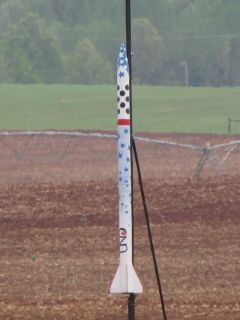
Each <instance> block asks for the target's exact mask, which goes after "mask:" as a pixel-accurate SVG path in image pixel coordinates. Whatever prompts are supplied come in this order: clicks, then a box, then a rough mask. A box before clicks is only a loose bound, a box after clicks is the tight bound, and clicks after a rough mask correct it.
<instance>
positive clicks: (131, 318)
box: [126, 0, 136, 320]
mask: <svg viewBox="0 0 240 320" xmlns="http://www.w3.org/2000/svg"><path fill="white" fill-rule="evenodd" d="M126 49H127V58H128V65H129V93H130V95H129V98H130V146H131V148H130V150H131V186H132V199H131V206H132V262H133V264H134V212H133V156H132V155H133V152H132V136H133V127H132V123H133V121H132V115H133V112H132V27H131V0H126ZM135 299H136V296H135V294H133V293H131V294H129V297H128V320H135Z"/></svg>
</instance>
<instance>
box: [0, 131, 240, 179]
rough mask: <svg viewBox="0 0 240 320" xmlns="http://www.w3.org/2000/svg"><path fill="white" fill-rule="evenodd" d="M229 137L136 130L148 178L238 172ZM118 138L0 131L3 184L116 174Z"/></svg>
mask: <svg viewBox="0 0 240 320" xmlns="http://www.w3.org/2000/svg"><path fill="white" fill-rule="evenodd" d="M227 138H228V141H227ZM206 139H207V142H206ZM229 139H230V136H225V137H219V136H217V139H216V137H215V136H214V135H212V136H207V137H205V136H201V135H188V136H186V135H185V136H184V135H181V134H179V135H177V134H175V135H171V134H169V135H166V134H165V135H164V137H163V138H162V136H161V135H159V138H157V137H156V135H155V136H154V137H153V136H151V135H147V134H146V135H145V136H142V135H136V136H135V141H136V144H137V148H138V153H139V158H140V162H141V166H142V170H143V177H146V178H162V177H193V176H202V175H236V174H238V173H239V168H240V166H239V164H240V158H239V155H240V140H232V141H229ZM116 140H117V135H116V134H112V133H102V132H80V131H1V132H0V146H1V153H0V179H1V180H0V181H1V184H14V183H38V182H43V183H44V182H54V183H62V182H77V181H84V180H88V181H89V180H106V179H115V177H116V175H117V172H116V170H117V164H116V163H117V149H116V148H117V144H116ZM222 140H225V141H222Z"/></svg>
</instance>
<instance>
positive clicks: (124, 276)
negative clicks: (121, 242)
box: [110, 263, 143, 294]
mask: <svg viewBox="0 0 240 320" xmlns="http://www.w3.org/2000/svg"><path fill="white" fill-rule="evenodd" d="M142 292H143V288H142V284H141V282H140V280H139V278H138V276H137V274H136V271H135V270H134V267H133V265H132V263H131V264H129V265H128V264H126V265H119V267H118V269H117V272H116V275H115V277H114V279H113V282H112V285H111V288H110V293H135V294H138V293H142Z"/></svg>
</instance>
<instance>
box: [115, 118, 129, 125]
mask: <svg viewBox="0 0 240 320" xmlns="http://www.w3.org/2000/svg"><path fill="white" fill-rule="evenodd" d="M117 124H118V125H119V126H130V124H131V121H130V119H118V122H117Z"/></svg>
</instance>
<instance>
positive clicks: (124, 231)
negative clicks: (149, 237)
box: [110, 45, 143, 294]
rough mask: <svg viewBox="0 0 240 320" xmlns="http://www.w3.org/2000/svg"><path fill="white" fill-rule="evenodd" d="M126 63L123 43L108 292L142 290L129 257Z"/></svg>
mask: <svg viewBox="0 0 240 320" xmlns="http://www.w3.org/2000/svg"><path fill="white" fill-rule="evenodd" d="M130 107H131V105H130V86H129V65H128V59H127V52H126V48H125V46H124V45H122V46H121V47H120V52H119V58H118V69H117V108H118V119H117V125H118V187H119V254H120V259H119V267H118V269H117V273H116V275H115V277H114V279H113V282H112V285H111V288H110V293H127V294H128V293H135V294H137V293H142V291H143V289H142V285H141V283H140V280H139V279H138V276H137V274H136V272H135V270H134V267H133V261H132V256H133V255H132V250H133V248H132V181H131V179H132V172H131V171H132V165H131V163H132V160H131V157H132V153H131V110H130Z"/></svg>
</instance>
